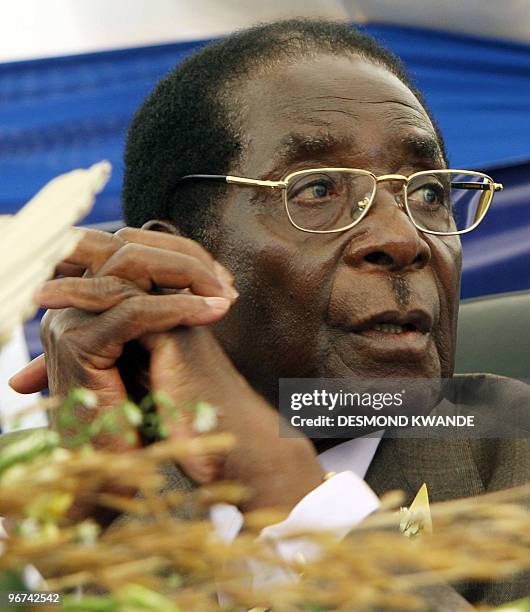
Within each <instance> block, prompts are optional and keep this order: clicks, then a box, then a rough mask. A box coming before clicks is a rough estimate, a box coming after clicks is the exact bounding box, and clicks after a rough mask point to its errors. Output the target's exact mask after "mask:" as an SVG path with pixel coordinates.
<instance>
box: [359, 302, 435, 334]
mask: <svg viewBox="0 0 530 612" xmlns="http://www.w3.org/2000/svg"><path fill="white" fill-rule="evenodd" d="M432 325H433V318H432V316H431V315H430V314H429V313H428V312H427V311H425V310H419V309H418V310H411V311H409V312H406V313H403V312H399V311H397V310H387V311H383V312H378V313H375V314H372V315H370V316H369V317H366V318H364V319H362V320H360V321H359V322H355V323H353V324H352V325H351V327H350V331H352V332H354V333H356V334H361V335H364V336H366V335H373V334H385V335H390V334H394V335H402V334H428V333H429V332H430V331H431V329H432Z"/></svg>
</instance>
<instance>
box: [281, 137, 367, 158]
mask: <svg viewBox="0 0 530 612" xmlns="http://www.w3.org/2000/svg"><path fill="white" fill-rule="evenodd" d="M338 148H342V149H349V150H350V151H352V152H355V151H357V150H358V148H357V146H356V144H355V142H354V141H353V140H352V138H351V136H337V135H335V134H331V133H328V132H323V133H319V134H315V135H308V134H298V133H295V132H292V133H290V134H288V135H287V136H285V137H284V138H282V140H281V141H280V149H281V153H280V156H281V158H282V160H284V161H290V162H296V161H304V160H306V159H308V158H311V157H314V156H319V155H322V154H325V153H331V152H332V151H335V150H336V149H338Z"/></svg>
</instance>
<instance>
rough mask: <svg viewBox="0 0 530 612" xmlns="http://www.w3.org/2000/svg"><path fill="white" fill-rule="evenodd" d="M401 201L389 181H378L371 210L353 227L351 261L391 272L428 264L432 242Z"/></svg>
mask: <svg viewBox="0 0 530 612" xmlns="http://www.w3.org/2000/svg"><path fill="white" fill-rule="evenodd" d="M400 197H401V198H402V196H400ZM399 202H400V199H399V198H398V197H396V195H395V193H394V192H393V191H392V190H391V189H389V187H388V186H387V185H385V186H383V185H378V188H377V193H376V196H375V200H374V202H373V203H372V206H371V208H370V210H369V211H368V214H367V215H366V217H365V218H364V219H363V220H362V221H361V223H360V225H359V226H356V227H354V228H353V229H352V231H355V230H357V232H355V233H354V234H352V237H351V240H350V242H349V244H348V246H347V248H346V250H345V254H344V259H345V261H346V263H347V264H348V265H351V266H355V267H357V268H363V269H366V270H367V271H378V270H380V271H382V270H386V271H392V272H404V271H407V270H414V269H421V268H423V267H425V266H426V265H427V263H428V262H429V261H430V258H431V250H430V248H429V245H428V244H427V242H426V241H425V239H424V236H423V234H421V233H420V232H419V230H417V229H416V227H415V226H414V225H413V223H412V221H411V220H410V218H409V216H408V215H407V213H406V211H405V210H404V209H403V208H402V207H401V206H400V205H399Z"/></svg>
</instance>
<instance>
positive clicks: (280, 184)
mask: <svg viewBox="0 0 530 612" xmlns="http://www.w3.org/2000/svg"><path fill="white" fill-rule="evenodd" d="M320 172H352V173H353V172H355V173H359V174H363V175H365V176H370V177H372V178H373V179H374V181H375V183H374V185H375V186H374V190H373V192H372V194H371V196H370V200H369V201H368V202H366V203H364V205H363V206H362V208H363V211H362V213H361V215H360V217H359V218H358V219H356V220H355V221H353V222H352V223H350V224H348V225H345V226H344V227H340V228H337V229H332V230H310V229H306V228H303V227H300V226H299V225H297V223H296V222H295V221H294V219H293V218H292V216H291V213H290V212H289V206H288V204H287V187H288V185H289V181H290V180H292V179H293V178H294V177H296V176H301V175H304V174H312V173H320ZM433 173H436V174H467V175H471V176H480V177H483V178H485V179H487V183H469V184H468V187H467V188H470V189H481V190H484V191H485V190H489V192H490V197H489V198H488V200H487V202H486V203H485V204H484V205H483V207H482V211H481V213H480V218H479V219H478V221H475V223H474V224H473V225H472V226H471V227H468V228H466V229H464V230H457V231H455V232H437V231H435V230H429V229H426V228H424V227H422V226H421V225H419V224H418V223H416V221H415V220H414V216H413V215H412V213H411V211H410V208H409V205H408V197H407V187H408V185H409V182H410V181H411V180H412V179H414V178H417V177H418V176H427V175H432V174H433ZM188 179H208V180H216V181H223V182H226V183H228V184H231V185H241V186H249V187H252V186H253V187H269V188H270V189H283V203H284V207H285V212H286V213H287V216H288V218H289V221H290V222H291V225H293V226H294V227H295V228H296V229H299V230H300V231H302V232H307V233H310V234H336V233H338V232H344V231H346V230H349V229H351V228H352V227H354V226H355V225H357V224H358V223H360V222H361V221H362V220H363V219H364V217H365V216H366V215H367V214H368V211H369V210H370V208H371V206H372V204H373V202H374V200H375V194H376V191H377V185H378V183H381V182H383V181H401V182H402V183H403V199H402V200H397V199H396V205H397V206H398V207H399V208H401V210H403V211H404V212H405V213H406V214H407V216H408V218H409V219H410V220H411V222H412V224H413V225H414V227H415V228H416V229H418V230H420V231H421V232H423V233H425V234H434V235H436V236H459V235H461V234H467V233H468V232H471V231H473V230H474V229H475V228H476V227H477V226H478V225H479V224H480V223H482V221H483V220H484V217H485V216H486V214H487V212H488V210H489V207H490V205H491V201H492V200H493V195H494V193H495V192H496V191H502V189H503V185H502V183H496V182H495V181H494V180H493V179H492V178H491V176H488V175H487V174H484V173H483V172H475V171H474V170H455V169H453V168H450V169H447V170H446V169H441V170H422V171H421V172H414V173H413V174H411V175H409V176H408V177H407V176H404V175H403V174H382V175H380V176H376V175H375V174H373V172H370V171H369V170H362V169H359V168H308V169H305V170H297V171H296V172H291V173H290V174H288V175H287V176H286V177H285V178H284V179H282V180H281V181H262V180H259V179H251V178H245V177H241V176H231V175H223V174H187V175H186V176H183V177H181V178H179V179H178V181H177V183H179V182H181V181H184V180H188ZM359 206H361V204H360V203H359Z"/></svg>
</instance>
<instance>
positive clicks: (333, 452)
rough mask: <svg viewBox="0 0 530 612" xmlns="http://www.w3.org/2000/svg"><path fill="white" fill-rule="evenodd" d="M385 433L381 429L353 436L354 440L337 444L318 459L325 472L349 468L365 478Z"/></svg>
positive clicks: (341, 470)
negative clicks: (360, 435)
mask: <svg viewBox="0 0 530 612" xmlns="http://www.w3.org/2000/svg"><path fill="white" fill-rule="evenodd" d="M383 433H384V431H383V430H381V431H378V432H376V433H373V434H370V435H369V436H362V437H361V438H353V440H347V441H346V442H343V443H342V444H337V446H333V447H332V448H328V450H326V451H324V452H323V453H321V454H320V455H319V456H318V461H319V463H320V465H321V466H322V468H323V469H324V471H325V472H337V473H338V472H346V471H348V470H349V471H351V472H354V473H355V474H357V476H359V478H363V479H364V477H365V476H366V472H367V471H368V468H369V467H370V463H372V459H373V458H374V455H375V451H376V450H377V447H378V446H379V442H381V438H382V437H383Z"/></svg>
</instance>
